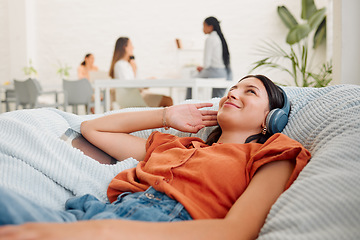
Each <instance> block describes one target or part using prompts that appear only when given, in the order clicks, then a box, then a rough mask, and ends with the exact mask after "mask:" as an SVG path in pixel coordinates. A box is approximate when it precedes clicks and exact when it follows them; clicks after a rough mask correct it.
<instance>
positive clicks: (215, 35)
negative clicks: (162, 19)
mask: <svg viewBox="0 0 360 240" xmlns="http://www.w3.org/2000/svg"><path fill="white" fill-rule="evenodd" d="M203 24H204V27H203V31H204V33H205V34H209V36H208V38H207V39H206V41H205V49H204V66H202V67H198V68H197V70H198V71H199V74H198V75H197V76H196V77H198V78H226V79H227V80H232V76H231V69H230V53H229V49H228V46H227V43H226V40H225V38H224V35H223V33H222V31H221V27H220V22H219V21H218V20H217V19H216V18H215V17H208V18H206V19H205V21H204V23H203ZM225 90H226V89H225V88H214V89H213V92H212V97H223V96H224V93H225ZM186 98H187V99H190V98H191V89H188V91H187V94H186Z"/></svg>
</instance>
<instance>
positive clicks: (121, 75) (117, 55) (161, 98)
mask: <svg viewBox="0 0 360 240" xmlns="http://www.w3.org/2000/svg"><path fill="white" fill-rule="evenodd" d="M133 50H134V46H133V44H132V42H131V40H130V39H129V38H127V37H120V38H118V39H117V41H116V44H115V49H114V55H113V59H112V62H111V67H110V71H109V76H110V77H112V78H114V79H120V80H134V79H135V78H136V70H137V66H136V62H135V58H134V55H133ZM137 91H141V96H142V98H143V100H144V102H145V103H146V105H147V106H149V107H167V106H171V105H173V100H172V98H171V97H169V96H165V95H161V94H154V93H150V92H148V91H142V90H141V89H125V90H124V89H117V91H116V95H117V97H116V99H119V94H122V97H121V98H122V99H126V96H125V97H124V94H125V95H128V96H129V99H130V97H131V96H130V95H135V94H137V95H138V92H137ZM132 99H133V98H132ZM118 103H119V105H120V107H124V106H125V105H126V106H125V107H129V106H130V105H131V104H132V103H126V104H125V103H124V102H121V101H120V100H119V101H118ZM129 104H130V105H129ZM137 104H139V103H136V102H135V101H134V102H133V106H132V107H138V106H139V105H137ZM140 104H141V103H140ZM122 105H123V106H122Z"/></svg>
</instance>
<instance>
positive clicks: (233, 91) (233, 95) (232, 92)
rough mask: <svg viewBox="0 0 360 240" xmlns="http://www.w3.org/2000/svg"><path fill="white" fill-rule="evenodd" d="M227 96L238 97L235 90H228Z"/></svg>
mask: <svg viewBox="0 0 360 240" xmlns="http://www.w3.org/2000/svg"><path fill="white" fill-rule="evenodd" d="M228 98H232V99H238V98H239V96H238V94H236V91H235V90H232V91H229V94H228Z"/></svg>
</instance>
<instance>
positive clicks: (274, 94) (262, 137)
mask: <svg viewBox="0 0 360 240" xmlns="http://www.w3.org/2000/svg"><path fill="white" fill-rule="evenodd" d="M249 77H254V78H257V79H259V80H260V81H261V82H262V83H263V84H264V86H265V89H266V92H267V94H268V98H269V109H270V111H271V110H273V109H275V108H282V107H283V106H284V95H283V93H282V92H281V90H280V88H279V87H278V86H276V85H275V83H273V81H271V80H270V79H269V78H267V77H266V76H264V75H247V76H245V77H243V78H242V79H240V80H239V82H240V81H242V80H244V79H246V78H249ZM221 133H222V130H221V128H220V126H218V127H217V128H215V129H214V130H213V131H212V132H211V133H210V135H209V136H208V138H207V140H206V144H208V145H212V144H213V143H215V142H217V141H218V140H219V138H220V136H221ZM271 136H272V134H271V133H269V132H266V134H262V133H258V134H255V135H251V136H249V137H248V138H247V139H246V141H245V143H249V142H251V141H253V140H257V141H256V142H257V143H264V142H266V140H268V138H270V137H271Z"/></svg>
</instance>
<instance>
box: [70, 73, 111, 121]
mask: <svg viewBox="0 0 360 240" xmlns="http://www.w3.org/2000/svg"><path fill="white" fill-rule="evenodd" d="M63 90H64V95H65V98H64V100H65V104H66V106H69V105H70V106H72V107H73V113H75V114H78V106H79V105H84V106H85V108H86V113H87V114H90V113H91V107H93V106H94V101H93V100H92V96H93V88H92V86H91V83H90V82H89V80H87V79H86V78H83V79H80V80H65V79H63ZM101 104H102V105H103V106H105V101H104V100H103V101H101Z"/></svg>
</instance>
